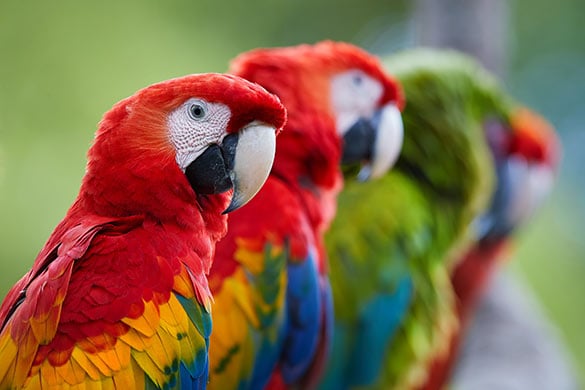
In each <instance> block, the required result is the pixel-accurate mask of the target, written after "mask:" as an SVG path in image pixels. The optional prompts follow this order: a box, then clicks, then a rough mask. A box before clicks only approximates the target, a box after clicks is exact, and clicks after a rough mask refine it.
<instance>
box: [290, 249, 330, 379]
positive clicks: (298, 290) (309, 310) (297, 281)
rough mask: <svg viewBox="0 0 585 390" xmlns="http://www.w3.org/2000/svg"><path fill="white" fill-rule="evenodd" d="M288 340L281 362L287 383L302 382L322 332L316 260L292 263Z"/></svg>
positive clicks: (311, 255)
mask: <svg viewBox="0 0 585 390" xmlns="http://www.w3.org/2000/svg"><path fill="white" fill-rule="evenodd" d="M287 271H288V285H287V292H286V304H287V310H286V311H287V321H286V327H285V328H286V339H285V342H284V350H283V355H282V359H281V363H282V365H281V367H282V376H283V378H284V380H285V382H286V383H294V382H296V381H298V380H300V379H301V377H302V376H303V375H304V374H305V372H306V371H307V368H308V366H309V364H310V363H311V361H312V360H313V357H314V354H315V350H316V348H317V341H318V338H319V331H320V329H321V324H320V322H321V321H320V320H321V312H320V310H321V308H322V302H321V300H322V294H321V291H320V288H319V285H320V283H319V272H318V270H317V264H316V258H315V256H314V254H313V253H312V252H311V251H309V256H308V257H307V259H306V260H305V261H301V262H296V261H295V262H292V261H290V262H289V263H288V267H287Z"/></svg>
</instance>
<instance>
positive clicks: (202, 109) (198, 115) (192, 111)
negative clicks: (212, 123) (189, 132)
mask: <svg viewBox="0 0 585 390" xmlns="http://www.w3.org/2000/svg"><path fill="white" fill-rule="evenodd" d="M206 114H207V107H206V105H205V103H203V102H197V103H193V104H191V106H189V116H190V117H191V118H192V119H194V120H196V121H199V120H201V119H203V118H205V115H206Z"/></svg>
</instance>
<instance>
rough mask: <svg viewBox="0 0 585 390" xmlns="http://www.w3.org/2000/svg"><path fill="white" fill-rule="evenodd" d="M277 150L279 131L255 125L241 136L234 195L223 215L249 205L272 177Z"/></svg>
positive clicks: (233, 181)
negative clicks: (270, 175)
mask: <svg viewBox="0 0 585 390" xmlns="http://www.w3.org/2000/svg"><path fill="white" fill-rule="evenodd" d="M275 151H276V129H275V128H274V127H271V126H268V125H265V124H260V123H256V122H252V123H250V124H249V125H247V126H246V127H245V128H243V129H242V130H241V131H240V132H239V133H238V141H237V145H236V146H235V155H234V160H233V167H232V170H231V173H230V177H231V180H232V183H233V188H234V192H233V195H232V201H231V203H230V204H229V206H228V208H227V209H225V211H224V212H223V214H226V213H229V212H231V211H234V210H236V209H238V208H240V207H242V206H243V205H245V204H246V203H247V202H248V201H249V200H250V199H252V198H253V197H254V195H256V194H257V193H258V191H260V188H261V187H262V185H263V184H264V182H265V181H266V179H267V178H268V174H269V173H270V170H271V169H272V163H273V162H274V153H275Z"/></svg>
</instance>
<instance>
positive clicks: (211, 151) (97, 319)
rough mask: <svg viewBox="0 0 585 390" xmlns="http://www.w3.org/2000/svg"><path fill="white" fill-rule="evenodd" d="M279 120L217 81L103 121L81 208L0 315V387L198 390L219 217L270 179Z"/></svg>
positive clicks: (152, 92) (146, 100)
mask: <svg viewBox="0 0 585 390" xmlns="http://www.w3.org/2000/svg"><path fill="white" fill-rule="evenodd" d="M285 115H286V114H285V111H284V108H283V106H282V105H281V103H280V102H279V100H278V99H277V98H276V97H275V96H274V95H272V94H269V93H268V92H266V91H265V90H264V89H263V88H262V87H260V86H258V85H254V84H252V83H249V82H247V81H245V80H243V79H240V78H238V77H235V76H231V75H220V74H199V75H190V76H185V77H182V78H177V79H173V80H169V81H165V82H161V83H159V84H154V85H151V86H149V87H147V88H145V89H142V90H140V91H138V92H137V93H136V94H134V95H133V96H131V97H129V98H127V99H124V100H122V101H120V102H119V103H117V104H116V105H115V106H114V107H113V108H112V109H111V110H110V111H109V112H107V113H106V114H105V115H104V117H103V119H102V121H101V122H100V124H99V127H98V130H97V133H96V137H95V141H94V143H93V145H92V147H91V148H90V149H89V152H88V155H87V157H88V163H87V168H86V173H85V176H84V177H83V180H82V184H81V188H80V191H79V194H78V196H77V198H76V200H75V202H74V203H73V205H72V206H71V208H70V209H69V211H68V212H67V214H66V216H65V218H64V219H63V220H62V221H61V222H60V223H59V224H58V226H57V227H56V228H55V230H54V232H53V233H52V234H51V236H50V237H49V239H48V241H47V243H46V244H45V246H44V247H43V249H42V250H41V251H40V253H39V255H38V257H37V258H36V260H35V262H34V264H33V267H32V269H31V270H30V271H29V272H28V273H27V274H26V275H25V276H24V277H23V278H22V279H21V280H20V281H18V282H17V283H16V285H15V286H14V287H13V288H12V289H11V290H10V291H9V293H8V295H7V296H6V298H5V300H4V302H3V304H2V306H1V308H0V389H9V388H10V389H15V388H18V389H21V388H26V389H35V388H36V389H40V388H43V389H49V388H55V389H61V388H76V389H86V388H87V389H100V388H104V389H113V388H119V389H136V388H149V389H163V388H164V389H169V388H193V389H203V388H205V386H206V383H207V371H208V370H207V367H208V358H207V345H208V337H209V332H210V328H211V318H210V313H209V310H210V303H211V293H210V290H209V287H208V282H207V278H206V273H207V272H208V270H209V268H210V266H211V262H212V258H213V252H214V247H215V243H216V242H217V241H218V240H219V239H220V238H221V237H222V236H223V235H224V234H225V232H226V227H227V216H225V215H223V213H225V211H231V210H235V209H236V208H238V207H240V206H241V205H243V204H244V203H246V201H248V200H249V199H250V197H252V196H253V195H254V194H255V193H256V191H257V190H258V189H259V187H260V186H261V185H262V183H263V182H264V180H265V178H266V176H267V175H268V172H269V170H270V167H271V164H272V161H273V157H274V147H275V132H276V131H277V130H278V129H280V128H281V127H282V126H283V124H284V121H285ZM230 198H231V200H230ZM226 208H227V209H226ZM224 210H225V211H224Z"/></svg>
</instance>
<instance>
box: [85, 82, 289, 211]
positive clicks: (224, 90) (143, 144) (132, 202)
mask: <svg viewBox="0 0 585 390" xmlns="http://www.w3.org/2000/svg"><path fill="white" fill-rule="evenodd" d="M192 97H196V98H200V99H204V100H206V101H208V102H212V103H214V102H217V103H222V104H225V105H226V106H228V107H229V108H230V111H231V119H230V122H229V124H228V128H227V131H228V132H235V131H238V130H239V129H240V128H242V127H243V126H244V125H245V124H247V123H249V122H252V121H253V120H256V121H259V122H264V123H266V124H268V125H271V126H274V127H275V128H277V129H280V128H281V127H282V126H283V125H284V122H285V116H286V114H285V111H284V109H283V107H282V104H280V102H279V100H278V98H277V97H275V96H274V95H271V94H269V93H267V92H266V90H264V88H262V87H260V86H259V85H256V84H252V83H250V82H248V81H245V80H243V79H241V78H238V77H235V76H232V75H223V74H195V75H189V76H185V77H181V78H176V79H172V80H168V81H164V82H161V83H158V84H154V85H151V86H149V87H147V88H144V89H142V90H140V91H138V92H137V93H136V94H134V95H133V96H131V97H129V98H126V99H124V100H122V101H120V102H119V103H117V104H116V105H115V106H114V107H113V108H112V110H110V111H109V112H107V113H106V114H105V115H104V117H103V119H102V121H101V123H100V125H99V128H98V130H97V133H96V138H95V142H94V145H93V146H92V147H91V149H90V150H89V152H88V164H87V174H86V175H85V177H84V179H83V184H82V187H81V191H80V202H81V204H80V205H81V206H82V207H83V208H84V209H88V210H89V211H91V212H94V213H96V214H100V215H109V216H124V215H132V214H135V213H146V214H151V215H154V216H155V217H157V218H159V219H161V220H165V219H168V218H177V217H178V216H179V215H182V216H184V217H186V219H190V218H192V215H190V214H192V213H198V212H199V206H197V205H196V203H197V201H199V202H202V201H203V202H207V201H211V202H212V203H214V202H216V203H217V205H216V207H217V208H218V209H219V208H223V209H225V204H227V203H225V202H226V200H227V198H228V195H227V194H220V195H216V196H212V197H210V196H207V197H196V194H195V193H194V191H193V189H192V188H191V186H190V185H189V183H188V181H187V179H186V178H185V176H184V174H183V172H182V171H181V170H180V168H179V167H178V165H177V164H176V162H175V150H174V149H173V146H172V144H171V142H170V137H169V130H168V129H167V123H166V121H167V116H168V114H169V113H170V111H171V110H173V109H174V108H176V107H178V106H179V105H180V104H182V103H183V102H185V101H186V100H188V99H189V98H192ZM211 198H215V201H214V200H213V199H211ZM186 205H188V206H189V205H190V206H191V207H190V208H191V209H192V210H191V211H189V209H190V208H189V207H187V208H186V207H185V206H186ZM204 208H205V207H204ZM223 209H222V210H223ZM214 211H215V207H214Z"/></svg>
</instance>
